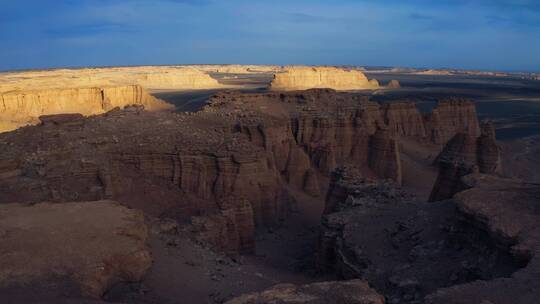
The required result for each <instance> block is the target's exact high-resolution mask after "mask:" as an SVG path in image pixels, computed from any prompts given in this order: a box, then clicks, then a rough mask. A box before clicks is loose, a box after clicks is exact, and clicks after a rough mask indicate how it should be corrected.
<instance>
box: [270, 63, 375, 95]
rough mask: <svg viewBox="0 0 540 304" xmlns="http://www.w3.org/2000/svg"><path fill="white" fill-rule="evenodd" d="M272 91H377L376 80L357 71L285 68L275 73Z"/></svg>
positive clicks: (333, 68)
mask: <svg viewBox="0 0 540 304" xmlns="http://www.w3.org/2000/svg"><path fill="white" fill-rule="evenodd" d="M270 87H271V89H272V90H276V91H291V90H306V89H312V88H331V89H335V90H365V89H377V88H378V87H379V83H378V82H377V81H376V80H368V79H367V77H366V76H365V75H364V74H363V73H362V72H360V71H357V70H350V71H347V70H344V69H340V68H335V67H286V68H285V70H284V72H283V73H277V74H276V75H275V76H274V80H273V81H272V83H271V85H270Z"/></svg>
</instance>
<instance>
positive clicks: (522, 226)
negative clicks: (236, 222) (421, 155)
mask: <svg viewBox="0 0 540 304" xmlns="http://www.w3.org/2000/svg"><path fill="white" fill-rule="evenodd" d="M462 183H463V185H464V187H466V190H464V191H461V192H459V193H458V194H456V196H455V197H454V199H453V200H447V201H440V202H433V203H428V202H422V201H419V200H417V199H415V198H414V197H413V196H411V195H410V194H408V193H407V192H406V191H404V190H403V189H400V188H398V187H396V185H395V184H393V183H389V182H384V181H380V180H371V179H369V178H366V177H364V176H363V175H362V174H361V171H360V170H358V169H357V168H351V167H342V168H338V169H336V170H335V171H334V173H333V174H332V179H331V182H330V188H329V191H328V195H327V197H326V209H325V213H324V215H323V218H322V225H321V232H320V237H319V246H318V249H317V266H318V267H319V269H320V270H321V271H324V272H332V273H336V274H337V275H338V276H339V277H340V278H343V279H353V278H362V279H364V280H367V281H368V282H369V283H370V286H372V287H373V288H374V289H375V290H377V292H379V293H382V294H384V295H385V297H386V299H387V300H388V301H389V302H390V303H441V304H443V303H456V304H457V303H482V301H490V302H489V303H533V302H534V300H533V299H535V297H538V289H537V286H538V266H539V263H538V261H537V255H538V238H537V236H538V233H540V230H539V229H538V225H539V223H540V222H539V221H538V212H537V211H538V210H537V209H538V208H536V207H537V206H535V205H537V204H536V203H537V201H538V195H539V193H540V192H539V187H538V185H532V184H526V183H523V182H520V181H515V180H505V179H501V178H498V177H495V176H489V175H469V176H466V177H464V178H463V180H462Z"/></svg>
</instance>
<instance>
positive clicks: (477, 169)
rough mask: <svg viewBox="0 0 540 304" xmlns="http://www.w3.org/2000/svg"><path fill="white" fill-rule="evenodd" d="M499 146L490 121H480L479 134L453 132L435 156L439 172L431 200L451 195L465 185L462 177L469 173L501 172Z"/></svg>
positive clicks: (446, 197)
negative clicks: (454, 133) (442, 148)
mask: <svg viewBox="0 0 540 304" xmlns="http://www.w3.org/2000/svg"><path fill="white" fill-rule="evenodd" d="M500 158H501V155H500V148H499V146H498V145H497V142H496V139H495V129H494V127H493V124H492V123H491V122H485V123H483V124H482V131H481V135H480V136H478V137H477V136H474V133H473V134H470V133H459V134H456V135H455V136H454V137H453V138H452V139H451V140H450V141H449V142H448V143H447V144H446V146H445V148H444V150H443V151H442V152H441V154H440V155H439V156H438V157H437V160H436V164H437V165H438V166H439V175H438V177H437V180H436V182H435V185H434V186H433V191H432V192H431V196H430V201H437V200H443V199H449V198H451V197H452V196H453V195H454V194H455V193H457V192H459V191H462V190H464V189H465V188H466V186H465V185H464V184H463V183H462V182H461V177H463V176H465V175H468V174H471V173H486V174H496V173H500V172H501V160H500Z"/></svg>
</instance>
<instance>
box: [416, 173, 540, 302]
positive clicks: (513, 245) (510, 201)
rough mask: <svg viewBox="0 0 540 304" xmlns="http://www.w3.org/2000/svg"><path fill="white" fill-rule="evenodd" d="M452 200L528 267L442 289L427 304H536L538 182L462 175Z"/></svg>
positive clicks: (539, 220)
mask: <svg viewBox="0 0 540 304" xmlns="http://www.w3.org/2000/svg"><path fill="white" fill-rule="evenodd" d="M463 182H464V184H466V185H467V186H468V187H472V188H471V189H468V190H465V191H463V192H460V193H458V194H457V195H456V196H455V198H454V201H455V203H456V205H457V207H458V209H459V211H460V212H462V213H463V214H465V215H466V216H467V218H468V219H469V220H470V221H471V222H472V223H474V224H475V225H476V226H477V227H479V228H481V229H484V230H485V231H486V232H487V233H488V234H489V236H490V237H491V239H492V240H493V241H494V242H495V243H496V244H497V245H498V246H500V247H501V248H504V249H505V250H508V251H509V252H510V253H511V254H512V256H513V257H514V258H515V259H516V260H518V261H519V262H520V263H521V264H522V265H523V264H526V266H525V267H524V268H522V269H520V270H519V271H517V272H515V273H514V274H512V276H509V277H506V278H499V279H494V280H483V281H476V282H472V283H469V284H462V285H457V286H452V287H449V288H445V289H440V290H438V291H436V292H435V293H433V294H432V295H430V296H428V297H427V299H426V302H427V303H433V304H435V303H444V304H458V303H460V304H461V303H483V302H486V303H514V304H528V303H535V302H536V301H537V300H538V298H539V297H540V291H539V290H540V213H539V212H538V211H539V209H538V202H539V201H540V186H539V185H537V184H528V183H524V182H521V181H517V180H510V179H502V178H498V177H495V176H490V175H469V176H466V177H464V178H463Z"/></svg>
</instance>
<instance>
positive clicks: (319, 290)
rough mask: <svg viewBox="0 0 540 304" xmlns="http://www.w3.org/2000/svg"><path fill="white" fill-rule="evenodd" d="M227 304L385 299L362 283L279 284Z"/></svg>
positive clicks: (357, 303) (356, 303)
mask: <svg viewBox="0 0 540 304" xmlns="http://www.w3.org/2000/svg"><path fill="white" fill-rule="evenodd" d="M225 303H226V304H263V303H283V304H288V303H291V304H292V303H294V304H330V303H350V304H384V297H383V296H381V295H379V294H378V293H377V292H376V291H375V290H373V289H371V288H370V287H369V285H368V284H367V283H366V282H364V281H361V280H350V281H336V282H333V281H332V282H321V283H313V284H309V285H303V286H296V285H293V284H280V285H276V286H274V287H272V288H269V289H267V290H265V291H262V292H258V293H251V294H246V295H242V296H239V297H237V298H234V299H232V300H230V301H227V302H225Z"/></svg>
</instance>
